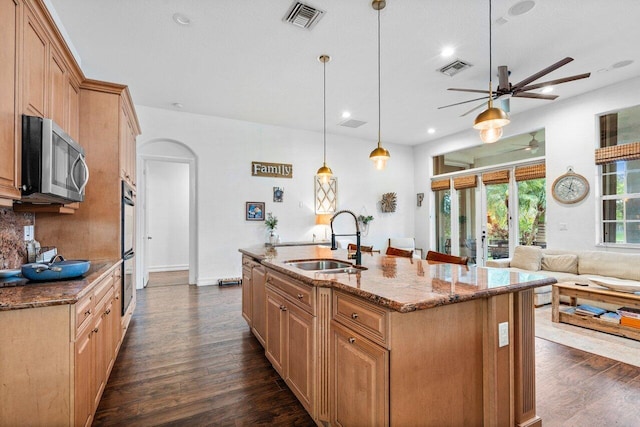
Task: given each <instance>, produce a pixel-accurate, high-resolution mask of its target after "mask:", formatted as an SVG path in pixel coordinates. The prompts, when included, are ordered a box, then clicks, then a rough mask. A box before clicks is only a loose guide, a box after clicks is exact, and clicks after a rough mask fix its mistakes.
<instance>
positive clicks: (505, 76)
mask: <svg viewBox="0 0 640 427" xmlns="http://www.w3.org/2000/svg"><path fill="white" fill-rule="evenodd" d="M498 90H502V91H505V92H506V91H508V90H509V70H508V69H507V66H506V65H500V66H499V67H498Z"/></svg>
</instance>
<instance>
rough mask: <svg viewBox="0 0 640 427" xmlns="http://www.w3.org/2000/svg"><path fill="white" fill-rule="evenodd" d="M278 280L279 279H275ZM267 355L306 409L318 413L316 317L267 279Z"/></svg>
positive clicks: (311, 412)
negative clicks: (316, 410)
mask: <svg viewBox="0 0 640 427" xmlns="http://www.w3.org/2000/svg"><path fill="white" fill-rule="evenodd" d="M276 280H277V279H276ZM265 306H266V333H265V335H266V336H265V341H266V345H265V355H266V356H267V359H269V361H271V364H272V365H273V367H274V369H275V370H276V371H277V372H278V373H279V374H280V376H281V377H282V378H283V379H284V380H285V382H286V383H287V385H288V386H289V388H290V389H291V391H293V393H294V394H295V395H296V396H297V397H298V399H299V400H300V402H301V403H302V405H303V406H304V407H305V408H306V409H307V411H308V412H309V413H310V414H312V416H313V414H314V413H315V408H314V396H315V390H314V387H315V375H314V369H315V360H316V358H315V316H313V315H312V314H311V313H309V312H308V311H306V310H304V309H302V308H300V307H299V306H298V305H297V302H296V301H295V300H294V299H293V298H291V297H290V296H287V295H286V294H285V293H283V292H281V291H278V290H276V288H274V287H272V286H271V285H270V284H269V283H268V282H267V286H266V303H265Z"/></svg>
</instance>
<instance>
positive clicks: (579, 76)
mask: <svg viewBox="0 0 640 427" xmlns="http://www.w3.org/2000/svg"><path fill="white" fill-rule="evenodd" d="M590 75H591V73H584V74H576V75H575V76H571V77H565V78H563V79H556V80H549V81H548V82H544V83H537V84H534V85H529V86H525V87H523V88H521V89H518V91H521V92H524V91H526V90H534V89H540V88H541V87H545V86H554V85H559V84H560V83H567V82H572V81H574V80H580V79H586V78H588V77H589V76H590Z"/></svg>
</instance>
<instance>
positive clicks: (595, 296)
mask: <svg viewBox="0 0 640 427" xmlns="http://www.w3.org/2000/svg"><path fill="white" fill-rule="evenodd" d="M560 296H567V297H569V299H570V305H571V306H576V305H577V300H578V298H580V300H581V301H582V300H585V303H587V304H589V305H594V306H596V307H597V306H598V303H606V304H613V305H617V306H619V307H635V308H638V309H640V295H635V294H628V293H624V292H616V291H611V290H609V289H604V288H601V287H596V286H580V285H576V284H575V283H573V282H571V283H568V282H563V283H556V284H554V285H553V288H552V291H551V320H552V321H553V322H556V323H568V324H571V325H576V326H581V327H583V328H589V329H594V330H596V331H600V332H606V333H609V334H613V335H618V336H621V337H625V338H631V339H634V340H638V341H640V329H639V328H632V327H629V326H623V325H620V324H615V323H611V322H607V321H605V320H600V319H599V318H597V317H585V316H580V315H578V314H570V313H564V312H562V311H560Z"/></svg>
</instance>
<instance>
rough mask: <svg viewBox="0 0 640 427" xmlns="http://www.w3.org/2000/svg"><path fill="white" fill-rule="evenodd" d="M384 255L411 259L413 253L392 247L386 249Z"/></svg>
mask: <svg viewBox="0 0 640 427" xmlns="http://www.w3.org/2000/svg"><path fill="white" fill-rule="evenodd" d="M385 254H386V255H393V256H399V257H404V258H413V251H407V250H404V249H398V248H394V247H393V246H389V247H387V252H386V253H385Z"/></svg>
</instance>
